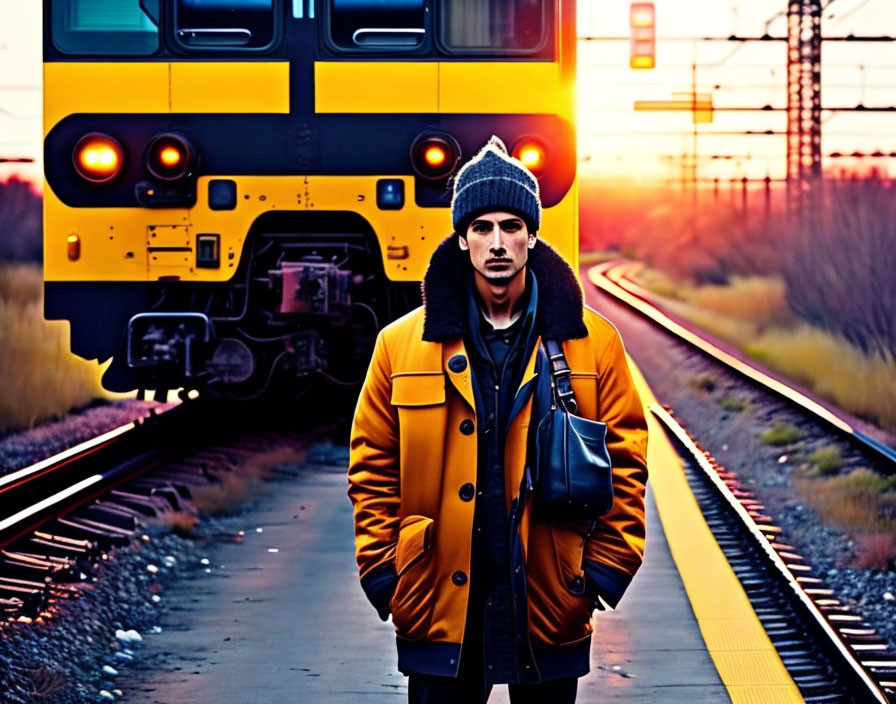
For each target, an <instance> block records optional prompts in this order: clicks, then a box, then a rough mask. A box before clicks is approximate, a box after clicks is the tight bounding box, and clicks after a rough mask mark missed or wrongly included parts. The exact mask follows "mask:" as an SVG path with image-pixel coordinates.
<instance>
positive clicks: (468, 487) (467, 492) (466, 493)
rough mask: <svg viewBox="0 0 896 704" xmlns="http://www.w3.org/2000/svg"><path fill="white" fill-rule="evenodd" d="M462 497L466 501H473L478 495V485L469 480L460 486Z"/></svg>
mask: <svg viewBox="0 0 896 704" xmlns="http://www.w3.org/2000/svg"><path fill="white" fill-rule="evenodd" d="M459 493H460V498H461V499H463V500H464V501H472V500H473V497H474V496H475V495H476V487H475V486H473V485H472V484H470V482H467V483H466V484H464V485H463V486H462V487H461V488H460V492H459Z"/></svg>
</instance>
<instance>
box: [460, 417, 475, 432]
mask: <svg viewBox="0 0 896 704" xmlns="http://www.w3.org/2000/svg"><path fill="white" fill-rule="evenodd" d="M475 429H476V426H475V425H473V421H471V420H470V419H469V418H467V419H466V420H464V421H462V422H461V424H460V432H462V433H463V434H464V435H472V434H473V431H474V430H475Z"/></svg>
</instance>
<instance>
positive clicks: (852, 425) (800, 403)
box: [588, 262, 896, 474]
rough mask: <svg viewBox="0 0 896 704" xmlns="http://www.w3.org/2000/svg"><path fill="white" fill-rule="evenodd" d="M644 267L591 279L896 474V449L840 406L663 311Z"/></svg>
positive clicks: (595, 271)
mask: <svg viewBox="0 0 896 704" xmlns="http://www.w3.org/2000/svg"><path fill="white" fill-rule="evenodd" d="M641 266H642V265H641V264H640V263H639V262H622V263H620V262H606V263H604V264H599V265H597V266H594V267H592V268H591V269H590V270H589V272H588V278H589V280H590V281H591V283H592V284H594V285H595V286H597V287H598V288H599V289H600V290H602V291H603V292H605V293H607V294H609V295H610V296H612V297H613V298H615V299H616V300H618V301H621V302H622V303H625V304H626V305H627V306H629V307H630V308H632V309H634V310H635V311H637V312H638V313H639V314H640V315H642V316H644V317H646V318H648V319H650V320H651V321H653V322H654V323H655V324H657V325H659V326H661V327H662V328H663V329H665V330H666V331H668V332H669V333H671V334H673V335H675V336H676V337H677V338H679V339H680V340H683V341H685V342H687V343H688V344H690V345H692V346H693V347H695V348H696V349H698V350H700V351H701V352H702V353H704V354H706V355H708V356H710V357H712V358H714V359H716V360H717V361H719V362H721V363H722V364H724V365H725V366H726V367H727V368H729V369H731V370H733V371H735V372H737V373H738V374H740V375H741V376H743V377H744V378H746V379H749V380H750V381H751V382H753V383H755V384H758V385H760V386H761V387H762V388H764V389H766V390H767V391H769V392H771V393H773V394H776V395H777V396H779V397H781V398H783V399H786V400H787V401H788V402H789V403H791V404H793V405H795V406H797V407H799V408H801V409H803V410H804V411H805V412H807V413H809V414H811V416H812V417H813V418H815V419H816V420H818V421H820V422H822V423H824V424H826V425H828V426H829V427H830V428H832V429H833V430H834V431H835V432H837V433H839V434H841V435H842V436H844V437H847V438H849V439H850V441H852V442H854V443H856V444H858V445H859V446H861V447H862V449H864V450H865V451H867V452H870V453H872V454H874V455H876V456H877V457H879V458H880V459H881V461H882V462H883V466H884V467H887V468H889V473H891V474H893V473H896V448H893V447H891V446H890V445H888V444H887V443H885V442H883V441H882V440H879V439H877V438H875V437H872V436H871V435H869V434H868V433H866V432H864V431H862V430H860V429H859V428H858V427H856V421H855V420H853V419H850V418H847V417H846V416H845V414H843V413H842V412H839V411H838V410H837V409H835V408H832V407H830V406H828V405H826V404H824V403H823V402H820V401H819V400H818V399H815V398H811V397H810V396H808V395H807V394H805V393H803V392H802V391H800V390H798V389H796V388H794V387H793V386H792V385H789V384H788V383H786V382H785V381H784V380H782V379H780V378H778V377H776V376H774V375H773V374H771V373H770V372H768V371H766V370H763V369H760V368H758V367H757V366H756V365H754V364H750V363H749V362H747V361H745V360H744V359H743V358H741V357H739V356H737V355H736V354H732V353H731V352H728V351H726V350H724V349H722V348H721V347H720V346H719V345H717V344H715V343H713V342H710V341H709V340H707V339H705V337H703V336H701V335H699V334H697V333H696V332H694V331H693V330H691V329H689V328H688V327H686V326H685V325H682V324H681V323H680V322H678V321H676V320H673V319H672V318H671V317H670V316H669V315H667V314H666V313H665V312H663V311H662V310H660V309H659V308H658V307H657V306H656V305H655V300H656V298H657V297H656V296H655V295H654V294H652V293H651V292H650V291H648V290H647V289H645V288H644V287H643V286H640V285H639V284H637V283H635V282H634V281H632V280H631V278H630V275H631V273H632V272H633V271H634V270H636V269H637V268H638V267H641Z"/></svg>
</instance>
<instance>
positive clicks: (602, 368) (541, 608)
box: [348, 240, 647, 675]
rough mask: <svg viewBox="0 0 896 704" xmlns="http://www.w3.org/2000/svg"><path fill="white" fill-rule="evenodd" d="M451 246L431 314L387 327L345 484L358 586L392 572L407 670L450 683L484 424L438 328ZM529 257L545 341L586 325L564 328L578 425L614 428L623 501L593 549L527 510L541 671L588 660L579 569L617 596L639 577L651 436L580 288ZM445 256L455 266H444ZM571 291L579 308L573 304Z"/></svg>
mask: <svg viewBox="0 0 896 704" xmlns="http://www.w3.org/2000/svg"><path fill="white" fill-rule="evenodd" d="M448 242H449V244H448V247H446V246H445V245H444V244H443V246H442V247H440V249H439V250H437V252H436V255H434V258H433V262H434V264H431V266H430V271H429V272H428V273H427V280H425V284H424V293H425V294H426V296H425V307H424V308H419V309H417V310H415V311H413V312H411V313H409V314H408V315H406V316H405V317H403V318H401V319H399V320H397V321H395V322H394V323H392V324H391V325H389V326H387V327H386V328H384V329H383V330H382V331H381V333H380V335H379V337H378V338H377V342H376V346H375V349H374V352H373V357H372V360H371V362H370V367H369V370H368V373H367V377H366V380H365V382H364V387H363V390H362V392H361V395H360V398H359V400H358V406H357V410H356V412H355V417H354V423H353V426H352V433H351V456H350V466H349V473H348V480H349V496H350V498H351V500H352V502H353V504H354V512H355V535H356V540H355V543H356V556H357V561H358V565H359V567H360V574H361V578H362V583H363V580H364V579H365V577H367V576H369V575H371V574H372V573H374V574H375V573H376V572H377V571H378V570H379V571H382V570H383V569H384V568H388V569H389V570H390V571H391V568H392V566H394V570H395V572H394V574H395V575H397V584H395V592H394V596H393V597H392V599H391V602H390V603H389V608H390V611H391V614H392V620H393V623H394V625H395V630H396V634H397V636H398V642H399V667H400V668H401V669H403V670H405V669H408V670H411V671H421V670H422V671H428V672H431V673H433V674H447V675H453V674H455V672H456V666H457V661H458V659H459V650H460V644H461V643H462V642H463V636H464V626H465V620H466V613H467V599H468V593H469V581H468V580H467V579H466V577H467V576H468V575H469V573H470V558H471V546H472V527H473V511H474V504H475V502H474V501H472V500H470V498H469V497H465V496H464V495H463V494H464V492H462V491H461V489H462V487H464V486H465V485H469V484H475V482H476V477H477V467H476V463H477V434H476V432H475V428H476V424H477V423H478V421H479V419H478V418H477V415H476V408H475V403H474V393H473V381H472V378H471V371H470V365H469V364H466V363H465V362H466V359H467V352H466V350H465V349H464V344H463V340H462V336H461V335H460V334H455V333H456V332H457V330H456V329H455V328H454V327H453V324H454V323H453V322H452V320H451V318H450V317H447V318H446V317H445V316H444V315H442V313H444V310H442V309H443V308H448V309H451V308H452V306H454V305H455V302H456V299H455V298H453V297H451V296H452V293H451V290H452V289H451V287H450V285H449V279H450V275H451V270H452V267H456V266H457V261H456V260H455V255H454V254H452V253H451V249H450V247H451V245H450V240H449V241H448ZM455 246H456V245H455ZM533 255H534V256H533ZM533 255H530V256H531V257H532V258H530V268H531V269H532V271H533V273H534V274H535V276H536V278H537V279H538V280H539V286H540V288H544V289H545V291H546V295H543V296H542V298H541V300H540V301H539V314H540V317H541V321H540V325H541V327H542V328H544V329H545V330H543V332H545V333H546V332H556V330H555V329H553V328H556V325H557V324H558V322H557V321H558V319H559V318H563V316H567V317H568V316H569V315H575V314H576V313H577V314H578V318H576V319H575V320H574V321H573V323H572V325H571V327H570V326H567V328H568V329H571V330H573V331H575V332H576V334H577V335H578V336H579V337H578V339H565V340H564V341H563V348H564V351H565V353H566V357H567V361H568V363H569V366H570V368H571V369H572V377H571V382H572V387H573V390H574V391H575V395H576V400H577V402H578V406H579V414H580V415H582V416H584V417H586V418H591V419H594V420H601V421H603V422H605V423H606V424H607V430H608V432H607V447H608V449H609V451H610V456H611V459H612V461H613V488H614V495H615V499H614V506H613V508H612V510H611V511H610V513H609V514H607V515H606V516H604V517H603V518H602V519H600V520H599V522H598V525H597V529H596V530H595V531H594V533H593V534H591V535H590V537H588V539H587V541H586V540H585V539H584V536H585V534H584V530H583V529H582V528H581V527H579V526H575V525H571V524H570V525H566V524H551V523H547V522H544V521H542V520H539V519H538V518H533V515H532V502H531V501H528V502H526V504H525V505H524V507H523V513H522V517H521V521H520V528H519V540H520V544H521V548H522V563H523V564H522V567H523V569H524V570H525V579H526V581H525V586H526V589H525V595H526V603H527V619H526V622H527V625H528V635H529V639H530V643H531V644H532V646H533V650H534V651H536V660H538V657H537V655H538V652H537V651H539V649H545V648H548V649H550V648H556V647H560V648H561V649H562V647H564V646H568V645H571V644H582V643H584V644H586V646H587V643H588V639H589V636H590V633H591V626H590V622H589V620H590V614H591V608H592V607H591V599H590V598H589V597H587V596H584V595H582V594H581V593H577V592H580V591H581V590H576V589H571V587H570V585H571V584H573V583H574V581H575V580H576V578H578V580H579V583H581V580H583V579H584V571H583V564H584V561H588V562H590V563H593V564H596V565H598V566H601V567H603V568H606V570H608V573H609V574H611V575H616V576H617V577H619V579H617V580H616V581H617V582H618V583H619V584H621V587H619V588H620V589H624V588H625V586H627V583H628V581H629V580H630V578H631V576H632V575H634V573H635V572H636V571H637V569H638V567H639V566H640V564H641V559H642V556H643V551H644V535H645V531H644V489H645V483H646V480H647V470H646V461H645V457H646V443H647V432H646V423H645V420H644V416H643V411H642V407H641V403H640V400H639V398H638V396H637V393H636V391H635V388H634V385H633V383H632V379H631V376H630V373H629V370H628V366H627V363H626V357H625V352H624V349H623V346H622V342H621V340H620V338H619V335H618V333H617V332H616V330H615V328H614V327H613V326H612V325H611V324H610V323H609V322H607V321H606V320H605V319H604V318H602V317H601V316H599V315H598V314H597V313H595V312H593V311H591V310H588V309H584V310H583V308H582V304H581V292H580V290H579V288H578V285H577V284H576V283H575V277H574V275H572V272H571V271H570V270H569V267H568V266H566V264H565V262H562V260H561V259H560V258H559V256H558V255H557V254H556V253H554V252H553V250H551V249H550V248H549V247H547V246H546V245H544V244H543V243H541V242H539V243H538V245H536V249H535V250H533ZM440 256H442V257H443V258H445V257H448V258H449V260H450V261H449V264H447V265H445V266H441V265H439V264H438V261H439V259H438V258H439V257H440ZM557 260H559V262H560V263H562V266H563V267H566V271H564V272H563V277H562V278H563V281H564V282H565V286H562V285H561V286H558V285H557V281H558V279H557V276H556V274H555V272H554V268H555V267H557V266H559V265H560V264H558V261H557ZM443 270H447V272H448V274H447V275H446V273H445V271H443ZM570 279H571V281H572V285H573V286H574V288H575V294H573V293H572V292H571V291H569V290H568V289H569V281H570ZM445 286H449V288H448V292H447V297H446V290H445V288H444V287H445ZM440 287H441V288H440ZM570 296H572V297H573V300H572V301H570V300H569V297H570ZM436 306H439V312H438V313H436ZM542 306H544V307H545V311H544V315H541V307H542ZM570 311H572V313H570ZM448 312H449V314H450V313H452V311H451V310H449V311H448ZM439 316H441V319H440V317H439ZM462 321H463V318H462V317H461V318H460V320H459V321H458V322H461V323H462ZM443 322H446V323H447V324H446V325H442V323H443ZM559 322H560V324H561V325H562V324H565V323H564V321H563V320H560V321H559ZM427 328H428V329H427ZM434 330H435V332H433V331H434ZM545 336H546V337H547V334H545ZM551 337H553V338H554V339H563V337H561V336H557V335H551ZM424 338H430V339H429V340H426V339H424ZM537 349H538V346H537V345H536V351H537ZM536 358H537V355H536V354H535V353H533V354H532V356H531V358H530V359H529V360H528V363H527V364H526V366H525V372H524V375H523V381H522V384H521V389H522V388H524V387H526V386H527V384H528V382H530V381H533V380H535V378H536V375H537V371H536V370H537V364H536ZM529 386H530V387H531V384H530V385H529ZM531 410H532V398H531V395H530V398H529V399H528V401H527V402H526V404H525V405H524V406H523V407H522V410H521V411H520V412H519V413H518V414H517V415H516V417H515V418H513V419H512V421H511V423H510V427H509V431H508V435H507V441H506V446H505V455H504V459H505V496H506V498H507V508H508V513H510V511H511V507H512V506H515V504H514V502H515V500H517V499H518V498H519V496H520V488H521V483H522V482H523V481H524V473H525V467H526V462H527V457H526V453H527V437H528V433H529V427H530V425H531V424H532V423H537V421H538V419H533V418H531ZM471 424H472V425H471ZM611 591H613V590H612V589H611ZM620 595H621V591H620V592H619V593H617V594H615V595H612V599H611V600H612V601H616V600H618V597H619V596H620ZM403 655H404V660H405V661H406V662H405V663H404V665H405V667H402V656H403ZM586 669H587V666H586Z"/></svg>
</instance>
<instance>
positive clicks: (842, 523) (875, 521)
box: [794, 467, 896, 569]
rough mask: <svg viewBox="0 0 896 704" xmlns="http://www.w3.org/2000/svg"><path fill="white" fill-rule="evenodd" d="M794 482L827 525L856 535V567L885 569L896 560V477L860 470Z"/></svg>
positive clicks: (861, 468)
mask: <svg viewBox="0 0 896 704" xmlns="http://www.w3.org/2000/svg"><path fill="white" fill-rule="evenodd" d="M794 483H795V486H796V488H797V489H798V490H799V491H800V493H801V494H802V495H803V497H804V498H805V500H806V501H807V502H808V503H809V504H811V505H812V506H813V508H815V510H817V511H818V513H819V515H821V516H822V518H823V519H824V521H825V522H826V523H830V524H833V525H835V526H837V527H839V528H841V529H843V530H845V531H847V532H848V533H850V534H851V535H853V536H854V541H855V544H856V556H855V563H854V565H855V566H857V567H865V568H868V567H878V568H881V569H884V568H886V567H888V566H889V564H891V562H892V560H893V559H894V558H896V518H894V510H896V477H883V476H881V475H879V474H876V473H874V472H872V471H870V470H868V469H865V468H863V467H860V468H858V469H855V470H853V471H852V472H850V473H849V474H844V475H840V476H836V477H828V478H824V479H796V480H795V482H794Z"/></svg>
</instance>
